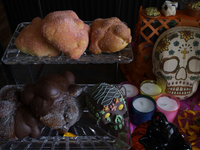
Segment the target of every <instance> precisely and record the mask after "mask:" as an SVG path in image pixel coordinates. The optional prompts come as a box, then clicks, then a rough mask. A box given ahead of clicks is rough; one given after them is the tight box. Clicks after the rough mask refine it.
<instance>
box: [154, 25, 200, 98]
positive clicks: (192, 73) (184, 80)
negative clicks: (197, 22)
mask: <svg viewBox="0 0 200 150" xmlns="http://www.w3.org/2000/svg"><path fill="white" fill-rule="evenodd" d="M152 59H153V73H154V74H155V76H156V78H157V82H158V84H160V85H161V86H162V89H163V90H164V91H165V92H166V93H169V94H172V95H174V96H176V97H178V98H179V99H180V100H183V99H186V98H188V97H190V96H192V95H193V94H194V92H196V90H197V87H198V84H199V80H200V29H199V28H196V27H186V26H181V27H174V28H171V29H168V30H167V31H165V32H164V33H163V34H161V35H160V36H159V38H158V39H157V41H156V43H155V45H154V49H153V57H152Z"/></svg>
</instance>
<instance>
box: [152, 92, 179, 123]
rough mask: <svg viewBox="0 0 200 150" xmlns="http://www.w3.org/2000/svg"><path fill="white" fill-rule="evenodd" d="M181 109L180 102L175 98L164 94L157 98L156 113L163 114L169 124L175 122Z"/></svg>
mask: <svg viewBox="0 0 200 150" xmlns="http://www.w3.org/2000/svg"><path fill="white" fill-rule="evenodd" d="M179 108H180V101H179V99H178V98H176V97H175V96H173V95H171V94H168V93H163V94H160V95H158V96H157V97H156V112H162V113H163V114H164V115H165V116H166V118H167V120H168V121H169V122H173V121H174V119H175V117H176V115H177V112H178V110H179Z"/></svg>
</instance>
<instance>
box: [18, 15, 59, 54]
mask: <svg viewBox="0 0 200 150" xmlns="http://www.w3.org/2000/svg"><path fill="white" fill-rule="evenodd" d="M41 27H42V19H41V18H39V17H36V18H34V19H33V20H32V22H31V23H30V24H29V25H27V26H26V27H25V28H23V29H22V31H20V33H19V35H18V36H17V38H16V39H15V45H16V47H17V48H18V49H19V50H20V51H21V52H23V53H26V54H30V55H33V56H38V57H42V56H48V57H51V56H58V55H59V54H60V51H59V50H58V49H56V48H55V47H53V46H52V45H50V44H49V43H47V42H46V40H45V38H44V37H43V35H42V32H41Z"/></svg>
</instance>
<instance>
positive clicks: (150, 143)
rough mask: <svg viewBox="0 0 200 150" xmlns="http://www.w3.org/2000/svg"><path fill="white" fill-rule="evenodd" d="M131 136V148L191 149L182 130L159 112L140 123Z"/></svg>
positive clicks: (158, 149)
mask: <svg viewBox="0 0 200 150" xmlns="http://www.w3.org/2000/svg"><path fill="white" fill-rule="evenodd" d="M131 136H132V142H133V145H132V147H131V150H192V148H191V145H190V144H189V143H188V142H187V139H186V137H184V134H183V132H182V131H181V130H179V129H178V127H177V126H175V125H174V124H173V123H170V122H168V121H167V119H166V117H165V115H164V114H163V113H161V112H156V113H155V114H154V115H153V116H152V118H151V120H149V121H147V122H143V123H142V124H140V125H139V126H138V127H137V128H136V129H135V130H134V132H133V134H132V135H131Z"/></svg>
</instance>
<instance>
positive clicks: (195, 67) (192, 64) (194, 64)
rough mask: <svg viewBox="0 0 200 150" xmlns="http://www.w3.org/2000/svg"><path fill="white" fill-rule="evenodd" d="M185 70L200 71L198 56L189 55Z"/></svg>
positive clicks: (195, 72) (197, 72)
mask: <svg viewBox="0 0 200 150" xmlns="http://www.w3.org/2000/svg"><path fill="white" fill-rule="evenodd" d="M187 70H188V73H194V74H199V73H200V58H198V57H191V58H190V59H189V60H188V66H187Z"/></svg>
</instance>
